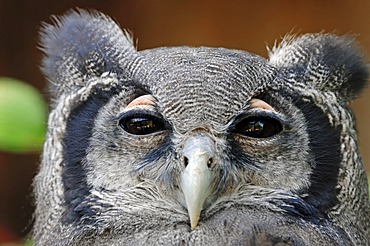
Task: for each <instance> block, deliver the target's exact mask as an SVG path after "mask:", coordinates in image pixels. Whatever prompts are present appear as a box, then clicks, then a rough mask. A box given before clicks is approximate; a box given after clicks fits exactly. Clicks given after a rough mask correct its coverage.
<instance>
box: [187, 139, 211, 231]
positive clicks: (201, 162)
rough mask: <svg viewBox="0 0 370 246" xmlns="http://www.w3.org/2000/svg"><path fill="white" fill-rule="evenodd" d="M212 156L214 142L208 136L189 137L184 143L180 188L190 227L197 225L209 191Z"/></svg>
mask: <svg viewBox="0 0 370 246" xmlns="http://www.w3.org/2000/svg"><path fill="white" fill-rule="evenodd" d="M213 156H214V142H213V140H212V139H211V138H209V137H208V136H205V135H198V136H194V137H191V138H190V139H188V141H186V143H185V145H184V149H183V160H184V165H185V169H184V170H183V171H182V173H181V189H182V192H183V194H184V198H185V204H184V205H185V206H186V207H187V209H188V213H189V217H190V224H191V228H192V229H194V228H195V227H196V226H197V225H198V221H199V217H200V213H201V212H202V209H203V205H204V202H205V200H206V198H207V197H208V196H209V195H210V193H211V187H210V186H211V182H212V177H213V175H212V171H211V168H212V162H213Z"/></svg>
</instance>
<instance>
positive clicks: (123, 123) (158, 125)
mask: <svg viewBox="0 0 370 246" xmlns="http://www.w3.org/2000/svg"><path fill="white" fill-rule="evenodd" d="M118 125H119V126H120V127H121V128H122V129H123V130H125V131H126V132H128V133H131V134H134V135H148V134H151V133H155V132H159V131H161V130H164V129H165V125H164V123H163V121H162V120H161V119H160V118H158V117H156V116H153V115H150V114H139V115H128V116H123V117H121V118H120V119H119V121H118Z"/></svg>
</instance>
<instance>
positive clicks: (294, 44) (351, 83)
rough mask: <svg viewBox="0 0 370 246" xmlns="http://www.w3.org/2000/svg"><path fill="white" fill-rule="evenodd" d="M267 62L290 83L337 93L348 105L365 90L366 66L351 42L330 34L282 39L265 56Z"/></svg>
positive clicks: (367, 72)
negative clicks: (298, 81)
mask: <svg viewBox="0 0 370 246" xmlns="http://www.w3.org/2000/svg"><path fill="white" fill-rule="evenodd" d="M269 56H270V59H269V62H270V64H272V65H274V66H275V67H277V68H278V69H283V70H284V71H285V72H286V73H287V74H286V76H288V77H294V78H293V79H292V80H297V79H298V80H299V79H302V80H303V82H304V83H305V84H306V85H307V86H314V87H315V88H316V89H318V90H321V91H332V92H337V93H339V94H340V96H341V97H342V98H343V99H344V101H346V102H349V101H350V100H352V99H354V98H355V97H356V96H357V95H358V94H359V93H360V92H361V91H362V90H363V89H364V87H365V86H366V84H367V82H368V77H369V71H368V65H367V64H366V62H365V61H364V58H363V56H362V55H361V52H360V50H359V48H358V47H357V45H356V44H355V42H354V41H353V39H352V38H350V37H348V36H343V37H338V36H336V35H333V34H306V35H302V36H300V37H298V38H295V37H288V38H285V39H284V40H283V41H282V42H281V44H280V45H278V46H277V47H274V48H273V49H272V50H271V51H270V52H269Z"/></svg>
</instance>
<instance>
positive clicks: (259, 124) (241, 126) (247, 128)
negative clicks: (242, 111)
mask: <svg viewBox="0 0 370 246" xmlns="http://www.w3.org/2000/svg"><path fill="white" fill-rule="evenodd" d="M234 131H235V132H236V133H238V134H240V135H242V136H246V137H251V138H268V137H271V136H274V135H276V134H278V133H280V132H282V131H283V125H282V123H281V122H280V121H278V120H277V119H274V118H272V117H269V116H248V117H246V118H244V119H242V120H240V121H239V122H238V123H236V124H235V127H234Z"/></svg>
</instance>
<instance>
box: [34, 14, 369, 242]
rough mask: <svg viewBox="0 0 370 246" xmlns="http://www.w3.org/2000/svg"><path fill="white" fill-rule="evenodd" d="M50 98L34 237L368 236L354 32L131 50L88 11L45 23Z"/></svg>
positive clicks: (362, 70) (359, 63)
mask: <svg viewBox="0 0 370 246" xmlns="http://www.w3.org/2000/svg"><path fill="white" fill-rule="evenodd" d="M41 46H42V50H43V51H44V52H45V57H44V59H43V63H42V70H43V72H44V74H45V75H46V77H47V79H48V80H49V82H50V90H51V91H52V94H53V97H52V108H51V112H50V116H49V122H48V133H47V137H46V141H45V145H44V152H43V155H42V164H41V167H40V171H39V174H38V175H37V176H36V179H35V196H36V205H37V206H36V212H35V226H34V231H33V237H34V241H35V243H36V245H143V244H147V245H154V244H159V245H161V244H163V245H171V244H173V245H275V244H276V245H368V244H369V238H370V230H369V226H370V206H369V198H368V197H369V195H368V190H367V181H366V176H365V171H364V167H363V164H362V161H361V156H360V154H359V150H358V147H357V136H356V130H355V125H354V119H353V116H352V113H351V111H350V110H349V109H348V107H347V105H348V103H349V102H350V101H351V100H352V99H354V98H355V97H356V96H357V95H358V94H359V93H360V92H361V90H362V89H363V88H364V86H365V85H366V83H367V80H368V71H367V67H366V63H365V62H364V60H363V58H362V56H361V53H360V51H359V50H358V48H357V46H356V45H355V44H354V42H353V41H352V40H351V38H349V37H338V36H335V35H331V34H305V35H302V36H299V37H292V38H286V39H284V40H283V41H282V43H281V44H280V45H278V46H277V47H274V48H273V49H272V50H271V51H270V54H269V58H268V59H265V58H262V57H260V56H257V55H253V54H250V53H247V52H244V51H238V50H229V49H223V48H207V47H198V48H190V47H171V48H170V47H164V48H157V49H150V50H144V51H136V49H135V48H134V46H133V42H132V40H131V38H130V37H129V35H128V34H127V33H125V32H124V31H122V30H121V29H120V28H119V27H118V25H117V24H115V23H114V22H113V21H112V20H111V19H110V18H109V17H107V16H105V15H103V14H101V13H97V12H92V13H89V12H86V11H82V10H81V11H79V12H70V13H69V14H67V15H66V16H64V17H61V18H57V19H56V24H55V25H45V27H44V28H43V31H42V37H41Z"/></svg>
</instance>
